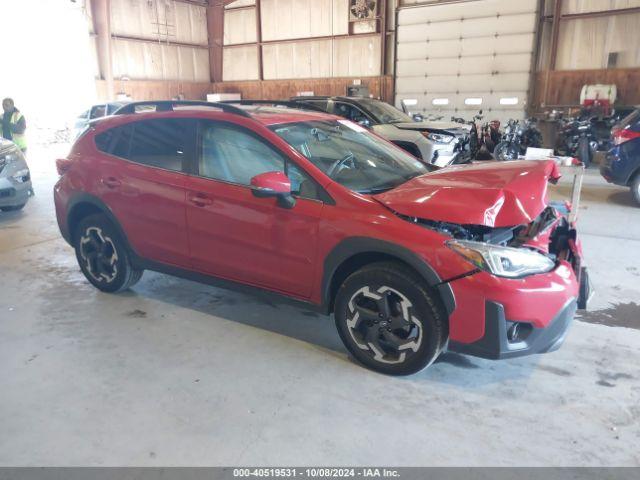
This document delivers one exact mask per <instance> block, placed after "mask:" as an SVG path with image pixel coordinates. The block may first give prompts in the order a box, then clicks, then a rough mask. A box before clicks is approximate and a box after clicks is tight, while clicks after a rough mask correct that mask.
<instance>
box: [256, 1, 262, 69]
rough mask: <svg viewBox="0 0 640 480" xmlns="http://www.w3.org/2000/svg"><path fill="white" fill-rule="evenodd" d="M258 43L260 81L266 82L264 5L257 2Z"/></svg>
mask: <svg viewBox="0 0 640 480" xmlns="http://www.w3.org/2000/svg"><path fill="white" fill-rule="evenodd" d="M255 8H256V42H257V43H258V80H264V64H263V62H262V5H261V4H260V0H256V7H255Z"/></svg>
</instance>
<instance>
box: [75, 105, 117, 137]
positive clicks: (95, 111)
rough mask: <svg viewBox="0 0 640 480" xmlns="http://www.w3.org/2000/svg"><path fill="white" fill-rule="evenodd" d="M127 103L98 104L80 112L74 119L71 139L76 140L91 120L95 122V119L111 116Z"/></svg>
mask: <svg viewBox="0 0 640 480" xmlns="http://www.w3.org/2000/svg"><path fill="white" fill-rule="evenodd" d="M127 103H129V102H108V103H100V104H97V105H93V106H92V107H91V108H90V109H89V110H86V111H84V112H82V113H81V114H80V115H78V117H77V118H76V121H75V123H74V126H73V138H74V139H75V138H78V135H80V134H81V133H82V132H83V131H84V129H85V128H87V125H89V122H90V121H91V120H95V119H97V118H102V117H106V116H108V115H113V113H114V112H115V111H116V110H118V109H119V108H120V107H123V106H124V105H126V104H127Z"/></svg>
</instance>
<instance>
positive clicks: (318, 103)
mask: <svg viewBox="0 0 640 480" xmlns="http://www.w3.org/2000/svg"><path fill="white" fill-rule="evenodd" d="M299 103H301V104H302V105H305V104H308V105H313V106H314V107H317V108H319V109H321V110H323V111H325V112H328V111H329V102H328V100H302V101H299Z"/></svg>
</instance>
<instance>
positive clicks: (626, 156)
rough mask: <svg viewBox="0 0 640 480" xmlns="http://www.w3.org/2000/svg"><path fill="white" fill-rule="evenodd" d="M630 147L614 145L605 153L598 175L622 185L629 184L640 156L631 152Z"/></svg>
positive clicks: (639, 162) (638, 165)
mask: <svg viewBox="0 0 640 480" xmlns="http://www.w3.org/2000/svg"><path fill="white" fill-rule="evenodd" d="M630 147H632V146H630ZM630 147H627V148H626V149H625V148H623V146H622V145H621V146H616V147H614V148H612V149H611V150H609V151H608V152H607V154H606V155H605V158H604V161H603V163H602V164H601V165H600V175H602V176H603V177H604V179H605V180H606V181H607V182H609V183H614V184H616V185H621V186H623V187H626V186H627V185H629V181H630V179H631V177H632V175H633V174H634V172H636V171H637V170H638V168H640V158H639V157H638V156H634V155H632V154H631V153H632V149H631V148H630ZM627 150H631V151H630V152H629V151H627Z"/></svg>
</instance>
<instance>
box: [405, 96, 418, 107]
mask: <svg viewBox="0 0 640 480" xmlns="http://www.w3.org/2000/svg"><path fill="white" fill-rule="evenodd" d="M402 103H404V104H405V105H406V106H408V107H412V106H414V105H417V104H418V100H417V99H415V98H405V99H404V100H402Z"/></svg>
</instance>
